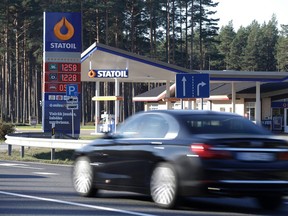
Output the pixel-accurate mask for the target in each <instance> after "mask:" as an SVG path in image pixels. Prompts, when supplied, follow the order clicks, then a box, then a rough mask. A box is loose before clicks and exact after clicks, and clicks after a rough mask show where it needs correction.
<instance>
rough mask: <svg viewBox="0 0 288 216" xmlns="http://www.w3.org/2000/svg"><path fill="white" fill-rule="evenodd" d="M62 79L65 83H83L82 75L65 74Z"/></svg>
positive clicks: (61, 76)
mask: <svg viewBox="0 0 288 216" xmlns="http://www.w3.org/2000/svg"><path fill="white" fill-rule="evenodd" d="M60 79H61V81H63V82H81V80H80V74H70V73H65V74H64V73H63V74H61V75H60Z"/></svg>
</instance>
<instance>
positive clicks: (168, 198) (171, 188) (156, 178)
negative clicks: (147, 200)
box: [150, 163, 178, 208]
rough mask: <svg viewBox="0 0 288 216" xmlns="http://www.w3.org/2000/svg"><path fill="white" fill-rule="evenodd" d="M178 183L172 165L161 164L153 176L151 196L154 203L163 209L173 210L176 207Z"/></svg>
mask: <svg viewBox="0 0 288 216" xmlns="http://www.w3.org/2000/svg"><path fill="white" fill-rule="evenodd" d="M177 193H178V182H177V176H176V172H175V170H174V168H173V166H172V165H170V164H168V163H160V164H159V165H157V166H156V167H155V169H154V170H153V172H152V175H151V181H150V194H151V197H152V199H153V201H154V202H155V203H156V204H157V205H158V206H160V207H162V208H173V207H175V205H176V201H177Z"/></svg>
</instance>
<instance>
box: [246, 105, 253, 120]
mask: <svg viewBox="0 0 288 216" xmlns="http://www.w3.org/2000/svg"><path fill="white" fill-rule="evenodd" d="M245 117H246V118H248V119H249V120H251V121H255V102H246V103H245Z"/></svg>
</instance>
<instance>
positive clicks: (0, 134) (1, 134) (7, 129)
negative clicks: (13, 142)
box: [0, 122, 15, 140]
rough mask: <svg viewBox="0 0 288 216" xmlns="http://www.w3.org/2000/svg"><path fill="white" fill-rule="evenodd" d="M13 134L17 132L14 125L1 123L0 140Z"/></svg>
mask: <svg viewBox="0 0 288 216" xmlns="http://www.w3.org/2000/svg"><path fill="white" fill-rule="evenodd" d="M13 132H15V127H14V125H13V124H9V123H1V122H0V140H4V139H5V135H6V134H9V133H13Z"/></svg>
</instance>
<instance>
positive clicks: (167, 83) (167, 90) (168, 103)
mask: <svg viewBox="0 0 288 216" xmlns="http://www.w3.org/2000/svg"><path fill="white" fill-rule="evenodd" d="M170 96H171V93H170V81H169V80H166V98H167V99H168V98H170ZM166 109H167V110H169V109H171V106H170V100H166Z"/></svg>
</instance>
